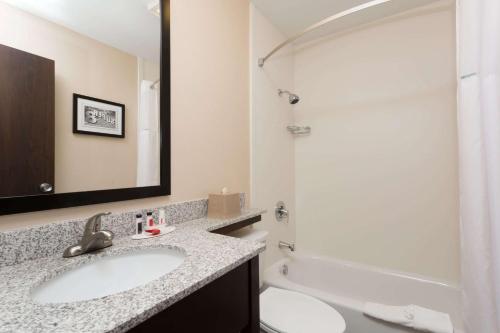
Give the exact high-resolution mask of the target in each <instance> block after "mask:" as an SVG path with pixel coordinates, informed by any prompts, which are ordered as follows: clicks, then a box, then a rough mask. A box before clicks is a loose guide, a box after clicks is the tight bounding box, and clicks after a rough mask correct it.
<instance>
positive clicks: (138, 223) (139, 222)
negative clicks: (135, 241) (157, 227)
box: [135, 214, 144, 235]
mask: <svg viewBox="0 0 500 333" xmlns="http://www.w3.org/2000/svg"><path fill="white" fill-rule="evenodd" d="M143 228H144V219H143V218H142V214H137V215H136V216H135V234H136V235H140V234H142V230H143Z"/></svg>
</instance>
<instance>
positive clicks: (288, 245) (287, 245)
mask: <svg viewBox="0 0 500 333" xmlns="http://www.w3.org/2000/svg"><path fill="white" fill-rule="evenodd" d="M278 247H279V248H280V249H282V248H288V249H289V250H290V251H292V252H294V251H295V244H294V243H287V242H283V241H280V242H279V243H278Z"/></svg>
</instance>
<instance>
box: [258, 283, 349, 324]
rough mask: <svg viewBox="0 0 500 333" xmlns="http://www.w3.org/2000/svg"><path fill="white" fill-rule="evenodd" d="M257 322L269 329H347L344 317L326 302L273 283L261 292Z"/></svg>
mask: <svg viewBox="0 0 500 333" xmlns="http://www.w3.org/2000/svg"><path fill="white" fill-rule="evenodd" d="M260 323H261V328H262V329H263V330H264V331H265V332H268V333H309V332H315V333H343V332H344V331H345V329H346V324H345V320H344V318H342V316H341V315H340V313H338V312H337V310H335V309H334V308H332V307H331V306H329V305H328V304H326V303H324V302H322V301H320V300H318V299H316V298H314V297H311V296H309V295H305V294H302V293H298V292H295V291H290V290H284V289H278V288H274V287H269V288H267V289H266V290H265V291H264V292H263V293H262V294H260Z"/></svg>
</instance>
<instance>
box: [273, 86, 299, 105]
mask: <svg viewBox="0 0 500 333" xmlns="http://www.w3.org/2000/svg"><path fill="white" fill-rule="evenodd" d="M283 94H287V95H288V102H290V104H297V103H298V102H299V101H300V97H299V96H297V95H295V94H293V93H291V92H289V91H288V90H281V89H278V95H279V96H281V95H283Z"/></svg>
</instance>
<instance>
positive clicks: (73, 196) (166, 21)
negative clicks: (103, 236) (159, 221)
mask: <svg viewBox="0 0 500 333" xmlns="http://www.w3.org/2000/svg"><path fill="white" fill-rule="evenodd" d="M160 13H161V14H160V17H161V55H160V58H161V64H160V131H161V135H160V142H161V144H160V147H161V148H160V170H161V171H160V186H148V187H132V188H123V189H112V190H99V191H87V192H73V193H60V194H46V195H33V196H25V197H10V198H0V215H8V214H17V213H26V212H35V211H42V210H49V209H56V208H67V207H76V206H85V205H93V204H100V203H107V202H115V201H124V200H132V199H142V198H150V197H158V196H164V195H170V194H171V179H170V170H171V167H170V151H171V149H170V0H160Z"/></svg>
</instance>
